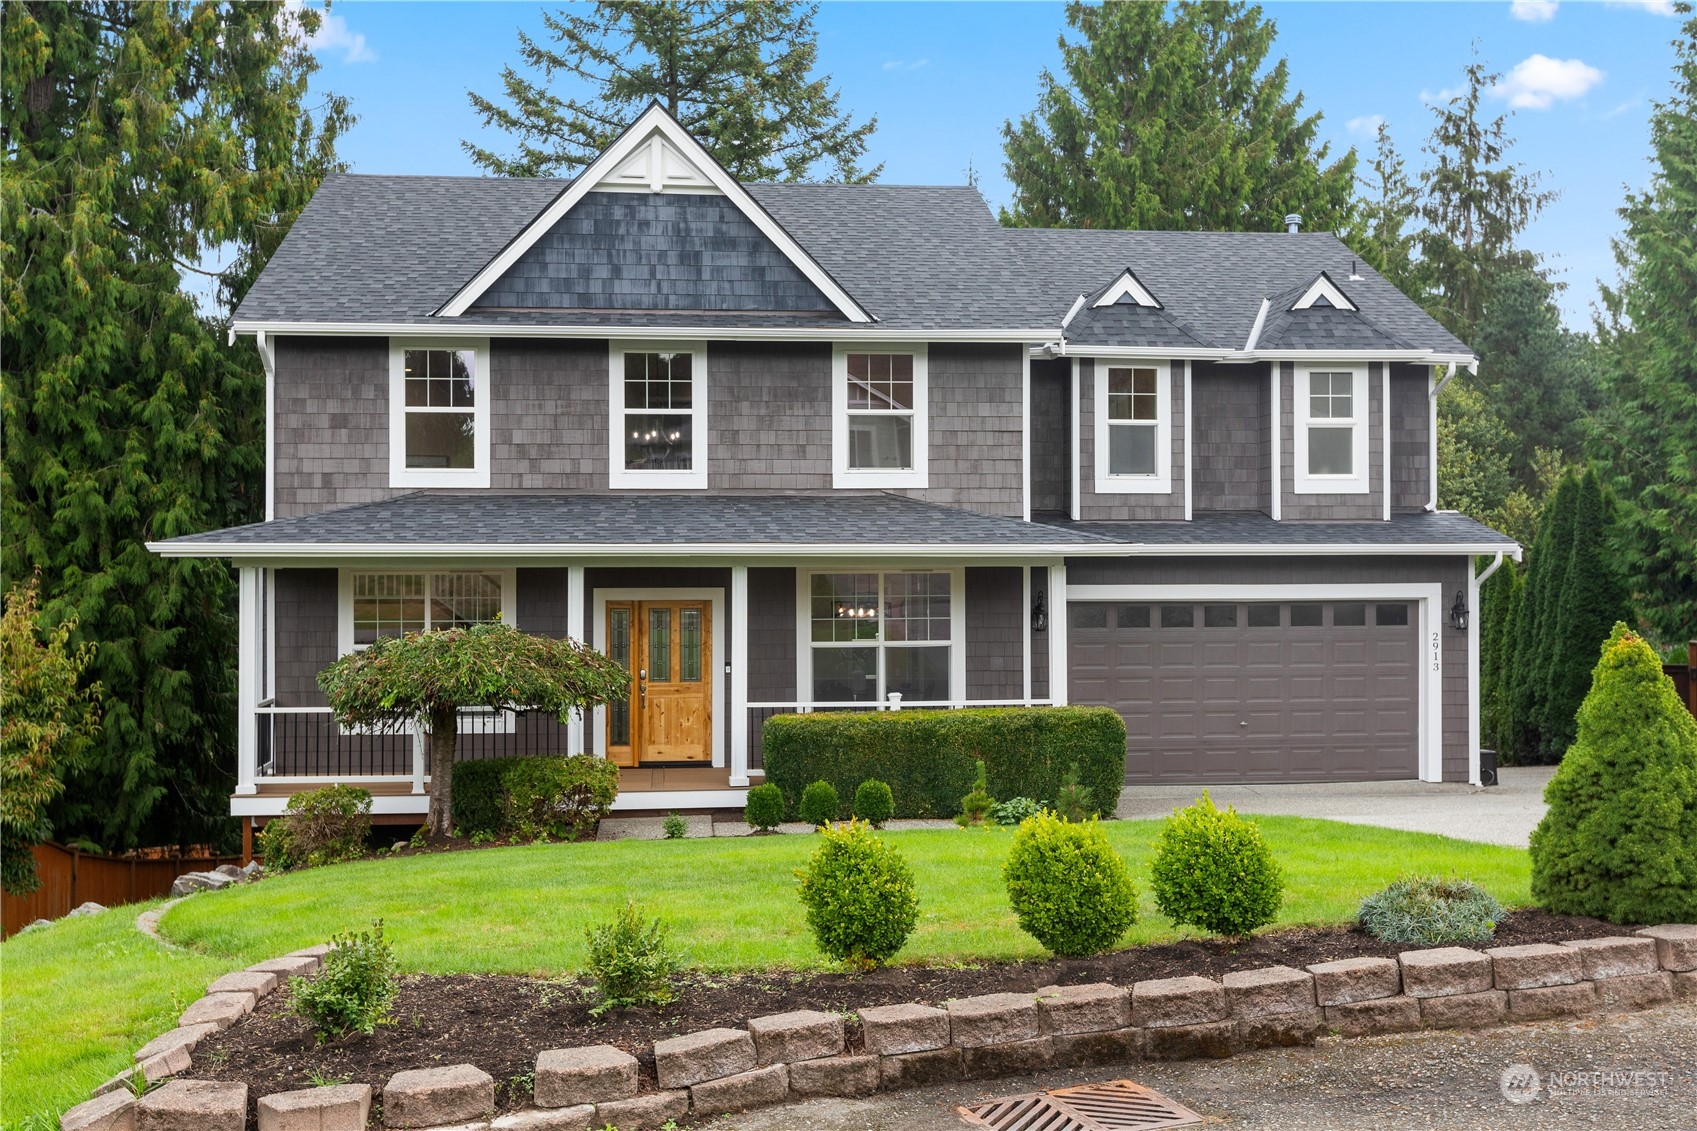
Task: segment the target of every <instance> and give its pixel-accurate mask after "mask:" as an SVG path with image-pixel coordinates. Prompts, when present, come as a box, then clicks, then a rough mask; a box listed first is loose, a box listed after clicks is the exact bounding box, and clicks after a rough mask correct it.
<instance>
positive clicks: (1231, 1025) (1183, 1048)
mask: <svg viewBox="0 0 1697 1131" xmlns="http://www.w3.org/2000/svg"><path fill="white" fill-rule="evenodd" d="M1136 1008H1137V1007H1136V1005H1135V1004H1133V1006H1132V1009H1133V1011H1135V1010H1136ZM1137 1040H1138V1051H1139V1052H1140V1053H1141V1054H1142V1055H1143V1056H1146V1057H1148V1058H1149V1059H1150V1060H1189V1059H1191V1058H1194V1057H1213V1058H1215V1059H1216V1060H1218V1059H1223V1058H1225V1057H1228V1056H1230V1055H1231V1054H1232V1053H1233V1052H1235V1051H1237V1022H1235V1021H1210V1022H1208V1023H1206V1024H1203V1025H1164V1026H1160V1027H1157V1028H1154V1029H1138V1030H1137Z"/></svg>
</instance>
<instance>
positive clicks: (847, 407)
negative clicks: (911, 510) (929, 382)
mask: <svg viewBox="0 0 1697 1131" xmlns="http://www.w3.org/2000/svg"><path fill="white" fill-rule="evenodd" d="M831 381H832V391H831V408H832V459H831V463H832V482H833V483H834V485H835V486H837V487H873V488H883V487H924V486H925V485H926V481H927V476H926V463H925V460H926V401H927V394H926V353H925V347H924V346H899V347H898V346H877V347H866V346H848V345H842V346H838V347H837V349H836V351H835V352H834V353H833V356H832V365H831Z"/></svg>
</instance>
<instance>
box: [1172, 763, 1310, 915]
mask: <svg viewBox="0 0 1697 1131" xmlns="http://www.w3.org/2000/svg"><path fill="white" fill-rule="evenodd" d="M1150 871H1151V873H1152V874H1153V884H1152V888H1153V890H1154V893H1155V906H1157V907H1159V908H1160V909H1161V913H1162V914H1163V915H1165V916H1166V917H1167V918H1169V919H1171V920H1172V921H1173V922H1174V923H1180V924H1189V925H1191V926H1194V927H1201V928H1202V929H1203V930H1205V931H1207V932H1208V933H1209V934H1215V935H1229V936H1231V937H1234V938H1242V937H1244V936H1245V935H1248V934H1249V933H1250V932H1252V931H1254V930H1255V928H1257V927H1261V926H1265V925H1266V924H1268V923H1271V922H1272V921H1273V916H1275V915H1277V914H1278V913H1279V905H1280V904H1281V903H1283V902H1284V870H1283V869H1282V868H1280V867H1279V863H1278V861H1277V860H1274V859H1273V850H1272V849H1271V848H1269V847H1268V846H1267V842H1266V840H1264V839H1263V838H1262V836H1261V827H1260V826H1259V825H1257V824H1255V822H1253V821H1246V820H1244V819H1243V818H1242V817H1240V816H1238V815H1237V811H1236V810H1235V809H1233V808H1231V807H1230V806H1229V805H1228V806H1227V807H1226V809H1225V811H1224V812H1222V811H1220V810H1219V809H1216V808H1215V807H1214V801H1213V798H1211V797H1209V796H1208V791H1207V790H1203V791H1202V796H1201V797H1199V798H1197V799H1196V803H1195V804H1194V805H1192V806H1190V807H1189V808H1188V809H1180V810H1177V811H1175V812H1174V813H1173V815H1172V816H1170V817H1168V818H1167V819H1166V822H1165V823H1164V824H1163V825H1162V826H1161V835H1160V836H1159V837H1157V838H1156V840H1155V858H1154V860H1153V861H1152V862H1151V864H1150Z"/></svg>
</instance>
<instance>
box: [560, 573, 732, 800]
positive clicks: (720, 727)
mask: <svg viewBox="0 0 1697 1131" xmlns="http://www.w3.org/2000/svg"><path fill="white" fill-rule="evenodd" d="M608 601H707V602H709V603H710V606H711V608H712V610H713V611H712V613H711V616H712V618H713V631H712V634H711V638H712V641H713V644H712V648H713V662H712V663H711V664H709V665H707V666H708V667H709V668H710V669H711V671H712V677H713V725H712V726H711V727H709V728H708V731H707V733H708V736H709V740H710V741H711V742H712V744H713V763H712V764H713V765H714V766H715V767H717V768H719V769H723V768H724V766H725V743H726V739H725V738H724V735H725V721H726V719H727V718H728V717H729V716H727V715H726V713H725V690H726V688H725V685H726V684H727V683H728V682H730V676H728V675H726V674H725V661H726V660H727V659H729V656H728V655H727V654H726V652H725V591H724V590H723V589H714V588H695V589H687V588H679V589H672V588H668V587H665V586H645V587H643V588H640V589H597V590H595V621H594V623H593V624H591V625H589V646H590V647H591V648H594V649H595V650H597V651H599V652H603V653H604V652H606V650H607V641H606V640H605V639H603V638H604V637H605V636H606V635H607V602H608ZM584 739H585V745H584V749H585V750H586V751H587V752H588V753H591V754H594V755H595V756H596V757H598V758H605V757H606V756H607V708H606V707H604V706H603V707H596V708H595V710H594V711H593V712H592V717H591V719H590V721H589V733H588V734H586V735H585V736H584ZM637 768H639V769H640V768H641V767H640V766H639V767H637ZM643 796H645V797H646V796H658V794H644V795H643ZM614 807H615V808H617V806H616V805H615V806H614Z"/></svg>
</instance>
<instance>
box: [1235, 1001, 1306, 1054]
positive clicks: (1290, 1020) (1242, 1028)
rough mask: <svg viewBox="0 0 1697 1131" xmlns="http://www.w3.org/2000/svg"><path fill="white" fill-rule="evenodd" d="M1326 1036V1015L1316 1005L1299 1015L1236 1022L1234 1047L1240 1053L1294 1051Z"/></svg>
mask: <svg viewBox="0 0 1697 1131" xmlns="http://www.w3.org/2000/svg"><path fill="white" fill-rule="evenodd" d="M1325 1032H1326V1014H1325V1011H1324V1010H1322V1009H1321V1008H1320V1007H1319V1006H1317V1005H1310V1006H1309V1007H1308V1008H1307V1009H1306V1010H1304V1011H1302V1012H1300V1013H1270V1014H1266V1015H1264V1016H1261V1017H1240V1018H1238V1020H1237V1033H1236V1040H1237V1047H1238V1048H1244V1049H1270V1048H1295V1047H1297V1046H1298V1045H1311V1044H1313V1043H1314V1042H1315V1041H1317V1040H1319V1039H1320V1038H1321V1037H1322V1036H1324V1035H1325Z"/></svg>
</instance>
